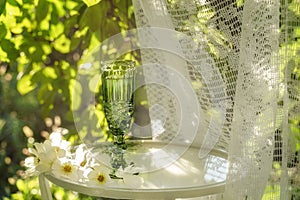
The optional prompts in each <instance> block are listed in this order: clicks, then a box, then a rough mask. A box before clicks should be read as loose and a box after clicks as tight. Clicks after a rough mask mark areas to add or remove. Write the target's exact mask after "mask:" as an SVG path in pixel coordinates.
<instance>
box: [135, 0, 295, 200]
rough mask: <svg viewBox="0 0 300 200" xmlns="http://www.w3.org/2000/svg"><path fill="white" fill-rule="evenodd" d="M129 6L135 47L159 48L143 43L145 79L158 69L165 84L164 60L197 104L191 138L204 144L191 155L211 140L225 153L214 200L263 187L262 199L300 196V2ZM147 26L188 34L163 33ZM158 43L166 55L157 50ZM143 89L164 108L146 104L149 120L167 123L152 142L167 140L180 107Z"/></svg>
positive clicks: (215, 0)
mask: <svg viewBox="0 0 300 200" xmlns="http://www.w3.org/2000/svg"><path fill="white" fill-rule="evenodd" d="M133 5H134V12H135V16H136V22H137V26H138V28H140V29H142V30H143V31H146V32H147V33H145V32H143V34H141V35H142V37H141V38H140V42H141V44H142V45H141V46H143V44H144V45H145V46H147V44H149V43H151V45H152V46H154V47H157V48H147V49H146V48H145V49H143V48H142V49H141V54H142V62H143V64H150V63H152V64H153V63H154V65H153V67H152V68H146V69H145V70H144V73H145V75H147V74H148V76H146V79H147V77H149V78H151V76H159V79H161V80H163V81H164V82H166V84H169V85H172V84H173V83H172V80H170V78H168V77H169V75H168V73H169V72H168V70H166V68H165V67H162V66H169V67H171V68H174V69H175V70H176V71H178V72H179V73H180V74H181V75H182V76H183V77H185V78H186V79H187V80H189V81H190V83H191V85H193V88H194V91H195V94H196V96H197V99H198V102H199V110H200V118H201V119H200V121H199V129H198V134H197V135H196V138H195V139H194V141H193V145H199V146H201V147H202V148H201V149H202V151H200V152H199V157H200V158H201V157H202V156H205V154H206V153H207V151H209V150H210V149H209V147H210V146H214V148H219V149H223V150H225V151H226V152H227V153H228V160H229V166H228V169H229V170H228V175H227V181H226V187H225V192H224V194H223V195H222V198H223V199H245V200H246V199H262V197H263V195H264V194H265V193H267V190H268V188H269V189H270V188H271V189H272V191H273V192H271V193H269V195H265V196H264V199H298V198H300V197H299V196H296V195H297V190H300V187H299V186H298V185H299V184H300V178H299V177H300V175H299V174H300V172H299V170H300V165H299V155H298V154H297V151H298V150H299V149H300V148H299V147H297V142H298V145H299V142H300V133H299V126H300V124H299V118H300V116H299V113H300V105H299V104H300V94H299V93H300V91H299V90H300V89H299V85H300V75H299V73H300V69H299V65H300V43H299V37H300V20H299V18H300V4H299V1H298V0H282V1H279V0H245V1H243V0H151V1H143V0H133ZM151 27H156V28H163V29H167V30H172V31H176V32H177V33H180V34H182V35H184V36H186V37H177V38H175V39H174V38H173V37H171V36H170V38H168V36H166V35H164V34H161V33H162V32H161V31H158V32H155V31H154V32H153V31H151V29H149V28H151ZM166 40H167V41H168V42H169V43H167V44H169V45H171V46H172V49H173V50H174V51H173V52H168V51H164V49H163V47H162V44H163V43H164V42H166ZM174 52H180V53H179V54H180V56H178V55H174ZM149 74H150V75H149ZM147 96H148V97H149V103H150V104H152V105H158V104H159V105H160V106H161V107H163V109H164V114H162V112H154V111H155V109H154V111H153V110H152V112H151V110H150V118H151V119H152V120H156V119H162V118H163V120H164V123H165V127H164V128H165V132H164V133H163V134H159V132H158V133H157V135H156V137H157V139H159V140H163V141H169V140H172V138H173V137H174V136H175V135H176V130H177V129H178V123H177V121H178V119H179V118H180V111H179V109H178V107H179V106H180V105H179V104H178V102H177V101H176V100H174V99H173V98H172V95H171V94H170V92H169V91H168V89H166V88H165V87H159V86H148V87H147ZM152 108H157V109H158V110H159V108H160V107H157V106H156V107H155V106H154V107H152ZM154 129H155V128H154ZM158 129H159V128H158ZM297 133H298V135H297ZM179 136H180V133H179ZM176 139H177V140H178V142H180V141H181V139H184V135H182V138H181V137H176ZM297 140H298V141H297ZM297 148H298V149H297ZM297 181H298V182H297ZM298 195H299V191H298Z"/></svg>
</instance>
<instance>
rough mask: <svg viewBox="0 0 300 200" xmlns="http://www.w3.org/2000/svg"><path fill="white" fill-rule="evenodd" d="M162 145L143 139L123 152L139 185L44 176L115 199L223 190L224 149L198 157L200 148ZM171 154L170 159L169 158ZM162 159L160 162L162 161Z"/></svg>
mask: <svg viewBox="0 0 300 200" xmlns="http://www.w3.org/2000/svg"><path fill="white" fill-rule="evenodd" d="M165 147H166V146H163V145H162V144H157V143H153V142H150V143H148V142H145V143H141V145H138V147H137V148H135V149H134V150H128V152H129V151H131V152H130V153H128V155H125V157H126V159H130V161H133V162H134V163H135V164H136V166H138V167H139V168H141V170H142V171H141V173H140V175H139V176H142V177H143V178H144V183H143V184H142V185H141V186H140V187H138V188H129V187H128V188H126V187H121V186H116V187H114V186H109V187H108V186H88V185H86V184H84V183H80V182H73V181H70V180H65V179H59V178H57V177H55V176H53V175H51V174H46V175H45V177H46V178H47V179H48V180H49V181H51V182H53V183H54V184H56V185H58V186H61V187H63V188H65V189H68V190H74V191H77V192H79V193H83V194H87V195H91V196H97V197H108V198H117V199H175V198H191V197H199V196H205V195H210V194H218V193H222V192H223V191H224V188H225V181H226V173H227V168H228V162H227V155H226V153H224V152H222V151H219V150H212V151H211V152H210V154H209V155H207V156H206V157H205V158H203V159H200V158H198V152H199V148H197V147H188V148H186V147H183V146H182V145H174V144H172V145H171V146H168V147H166V148H165ZM170 158H171V159H170ZM161 163H162V164H161Z"/></svg>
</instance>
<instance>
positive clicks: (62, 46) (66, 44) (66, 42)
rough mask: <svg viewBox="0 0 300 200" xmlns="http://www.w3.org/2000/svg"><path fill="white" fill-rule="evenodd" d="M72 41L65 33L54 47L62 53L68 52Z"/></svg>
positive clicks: (56, 41)
mask: <svg viewBox="0 0 300 200" xmlns="http://www.w3.org/2000/svg"><path fill="white" fill-rule="evenodd" d="M70 44H71V41H70V39H69V38H67V37H66V36H65V35H64V34H62V35H61V36H60V37H59V38H58V39H56V40H55V41H54V43H53V46H54V48H55V49H56V50H57V51H59V52H61V53H68V52H69V51H70Z"/></svg>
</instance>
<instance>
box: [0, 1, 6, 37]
mask: <svg viewBox="0 0 300 200" xmlns="http://www.w3.org/2000/svg"><path fill="white" fill-rule="evenodd" d="M0 1H1V0H0ZM0 9H1V8H0ZM0 15H1V10H0ZM6 33H7V30H6V27H5V25H4V24H3V23H0V39H2V38H5V36H6Z"/></svg>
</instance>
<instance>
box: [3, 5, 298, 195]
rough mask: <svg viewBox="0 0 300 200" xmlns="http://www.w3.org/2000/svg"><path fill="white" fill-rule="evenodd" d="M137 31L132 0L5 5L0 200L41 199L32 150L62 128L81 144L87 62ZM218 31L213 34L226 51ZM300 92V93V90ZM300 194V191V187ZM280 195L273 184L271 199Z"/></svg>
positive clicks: (293, 69) (293, 65)
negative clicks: (80, 98)
mask: <svg viewBox="0 0 300 200" xmlns="http://www.w3.org/2000/svg"><path fill="white" fill-rule="evenodd" d="M236 2H237V4H242V2H243V1H240V0H237V1H236ZM297 2H298V0H291V1H290V5H291V6H290V7H289V12H290V13H291V14H292V15H294V17H295V18H299V16H300V12H299V10H295V9H294V8H295V7H297V6H295V5H294V4H296V3H297ZM298 3H299V2H298ZM298 8H299V6H298ZM210 14H211V15H213V14H214V13H213V11H212V12H211V13H210V12H209V13H208V15H207V16H206V15H205V16H204V17H203V19H204V20H209V18H210ZM206 18H207V19H206ZM204 24H205V23H204ZM201 25H202V24H201V22H199V26H201ZM133 28H135V19H134V14H133V7H132V2H131V1H130V0H0V172H1V175H0V177H1V178H0V199H40V195H39V190H38V186H37V179H36V178H27V179H25V176H24V166H23V165H24V163H23V162H24V161H23V160H24V158H25V157H26V156H27V155H28V150H27V148H26V147H28V146H32V144H33V142H35V141H43V140H44V139H45V138H47V137H48V136H49V133H50V132H51V131H52V130H54V129H55V128H57V127H60V126H62V127H64V128H67V129H68V130H69V132H70V133H69V134H68V135H67V137H68V139H69V140H70V141H72V142H73V143H76V142H77V140H78V138H77V136H76V134H72V133H75V132H76V131H75V128H74V127H75V126H74V119H73V115H72V109H71V105H72V103H74V102H72V99H74V96H76V94H75V92H74V91H73V90H72V89H73V88H75V86H76V75H77V72H78V66H79V63H80V62H81V60H82V59H83V58H84V56H85V55H86V54H87V52H89V51H91V50H92V49H93V48H94V47H96V46H97V45H98V44H100V42H101V41H104V40H105V39H107V38H109V37H110V36H112V35H114V34H117V33H120V32H122V31H125V30H130V29H133ZM217 31H218V30H209V32H208V34H212V36H214V37H216V40H218V41H220V42H219V44H220V45H226V38H223V37H222V35H221V34H219V33H218V32H217ZM290 32H291V37H290V38H288V39H289V40H290V42H289V43H288V44H285V45H282V46H281V51H280V53H284V52H285V48H287V47H289V48H293V49H295V51H294V53H293V54H294V57H293V58H292V59H291V60H290V61H287V63H289V65H288V66H284V65H283V66H281V68H282V70H286V67H288V69H287V71H288V72H289V73H290V74H291V75H292V76H293V77H294V80H295V82H291V83H288V84H298V83H299V80H300V69H299V63H300V59H299V52H298V51H299V49H300V43H299V41H300V40H299V38H300V25H299V26H298V27H295V28H294V29H293V30H290ZM209 49H210V52H211V53H212V54H214V57H215V59H218V55H217V50H216V48H215V47H214V45H212V44H209ZM297 55H298V56H297ZM292 88H295V90H297V91H294V93H295V94H299V86H298V87H297V86H294V87H292ZM78 90H80V88H79V89H78ZM78 92H80V91H78ZM295 98H299V96H295ZM296 101H298V102H299V100H297V99H296ZM279 103H280V102H279ZM293 106H295V105H290V107H291V108H292V109H293ZM289 122H290V129H291V135H293V136H294V140H295V152H300V128H299V125H300V115H299V116H297V117H294V118H292V119H289ZM274 171H275V172H276V173H278V174H277V175H276V176H275V177H274V179H276V178H278V177H279V176H280V173H279V171H280V165H278V163H277V162H274ZM299 174H300V173H298V174H296V175H295V177H296V176H297V177H300V175H299ZM299 180H300V179H299ZM270 181H271V183H272V180H270ZM293 189H295V190H297V191H300V187H295V188H293ZM52 192H53V196H54V198H55V199H68V200H69V199H92V198H91V197H87V196H83V195H80V194H77V193H74V192H71V191H64V190H63V189H62V188H59V187H55V186H54V187H52ZM278 192H279V191H278V190H276V189H274V187H272V185H270V186H268V187H267V188H266V194H265V196H264V197H265V199H269V196H271V197H275V196H277V195H278Z"/></svg>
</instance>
